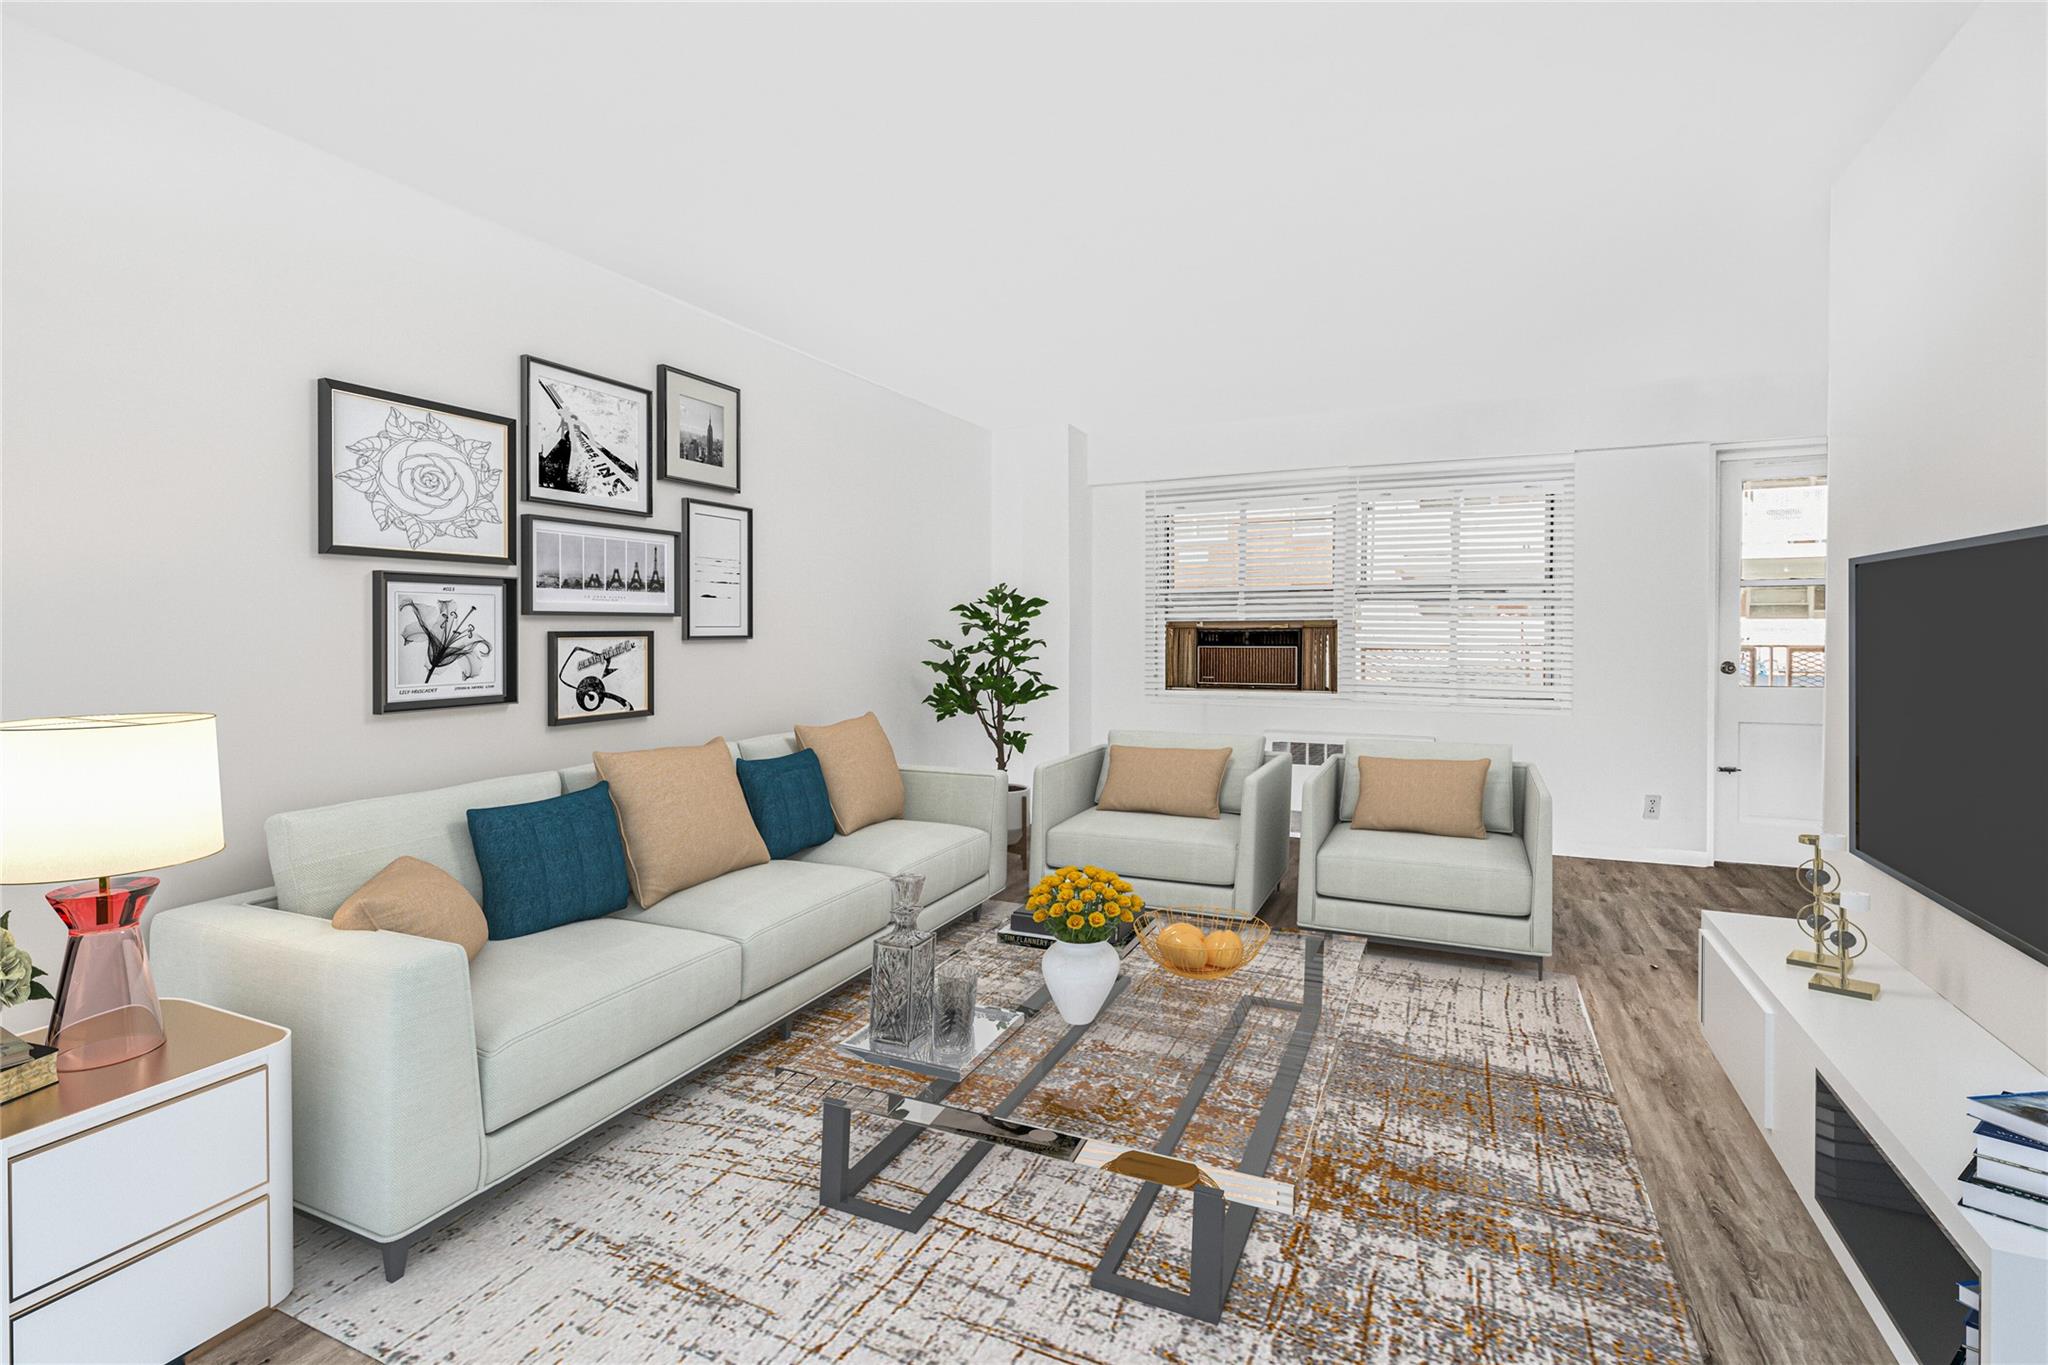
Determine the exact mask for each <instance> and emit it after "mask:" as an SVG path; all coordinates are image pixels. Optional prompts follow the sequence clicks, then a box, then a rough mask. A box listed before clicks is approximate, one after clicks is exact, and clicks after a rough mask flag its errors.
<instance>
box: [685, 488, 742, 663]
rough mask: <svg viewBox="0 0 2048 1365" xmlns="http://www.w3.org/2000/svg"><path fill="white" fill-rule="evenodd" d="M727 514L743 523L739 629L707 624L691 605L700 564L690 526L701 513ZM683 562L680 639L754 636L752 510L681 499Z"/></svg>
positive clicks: (698, 589) (695, 598)
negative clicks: (692, 547) (693, 550)
mask: <svg viewBox="0 0 2048 1365" xmlns="http://www.w3.org/2000/svg"><path fill="white" fill-rule="evenodd" d="M700 513H702V514H704V515H707V516H727V517H731V518H733V519H734V520H737V521H740V522H742V523H744V528H745V529H744V531H743V534H742V548H741V552H740V594H741V599H742V615H743V617H744V618H745V626H744V628H742V629H739V630H732V629H726V628H719V627H707V626H705V625H704V624H703V622H702V621H701V620H700V619H698V618H699V616H700V614H701V613H700V612H698V611H693V610H692V604H693V603H695V602H696V601H698V600H699V598H700V597H701V596H702V591H701V586H700V584H699V583H698V581H697V580H698V577H699V565H698V564H697V560H696V556H695V555H694V554H692V552H691V549H690V532H691V527H692V525H693V523H694V521H695V519H696V517H697V516H698V515H699V514H700ZM681 534H682V554H681V558H680V559H679V560H678V561H677V562H678V563H679V564H681V565H682V578H683V584H682V608H683V638H684V639H685V640H751V639H753V638H754V509H753V508H751V507H741V506H740V505H738V504H737V503H730V502H713V501H711V500H710V499H708V498H684V499H683V529H682V533H681Z"/></svg>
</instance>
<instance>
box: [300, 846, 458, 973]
mask: <svg viewBox="0 0 2048 1365" xmlns="http://www.w3.org/2000/svg"><path fill="white" fill-rule="evenodd" d="M334 927H335V928H337V929H384V930H388V931H390V932H391V933H394V934H411V935H413V936H414V937H415V938H437V939H440V940H441V941H442V942H444V943H454V944H459V945H460V946H461V948H462V951H463V952H465V953H467V954H469V957H470V959H471V960H472V961H474V960H475V959H476V955H477V954H478V953H480V952H482V951H483V947H484V940H485V939H487V938H489V937H490V936H491V926H490V925H489V924H488V923H487V922H486V921H485V919H484V908H483V907H482V906H481V905H478V904H477V903H476V897H475V896H472V895H470V894H469V889H468V888H467V887H465V886H464V885H463V884H462V883H461V882H458V881H456V880H455V878H453V877H451V876H449V875H448V874H447V873H446V872H443V871H442V870H441V869H440V868H438V867H435V866H434V865H433V864H432V863H423V862H421V861H420V860H419V859H418V858H394V859H392V860H391V863H390V865H389V866H388V867H386V868H385V869H384V870H383V871H382V872H379V873H378V874H377V875H376V876H374V877H372V878H370V880H368V881H366V882H364V883H363V884H362V885H361V886H360V887H358V888H356V893H355V894H354V895H353V896H350V897H349V898H348V899H347V900H345V901H343V902H342V903H341V906H340V908H339V909H337V910H336V911H335V912H334Z"/></svg>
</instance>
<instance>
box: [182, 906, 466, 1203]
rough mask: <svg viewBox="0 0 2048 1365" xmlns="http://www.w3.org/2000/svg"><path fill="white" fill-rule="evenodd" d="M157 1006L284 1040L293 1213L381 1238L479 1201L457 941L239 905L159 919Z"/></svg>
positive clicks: (185, 909)
mask: <svg viewBox="0 0 2048 1365" xmlns="http://www.w3.org/2000/svg"><path fill="white" fill-rule="evenodd" d="M150 962H151V966H152V967H153V969H154V971H155V975H156V981H157V985H158V987H159V988H160V989H161V990H162V991H163V993H164V994H166V995H176V996H185V997H188V998H190V999H193V1000H199V1001H202V1002H204V1003H206V1004H211V1005H219V1006H221V1007H222V1008H224V1009H231V1010H234V1011H236V1012H237V1013H240V1014H246V1015H249V1016H251V1017H253V1018H257V1019H266V1020H269V1021H271V1022H273V1023H277V1024H281V1025H283V1026H284V1027H286V1028H288V1029H290V1030H291V1031H292V1044H291V1046H292V1148H293V1157H292V1166H293V1171H292V1176H293V1185H294V1192H295V1196H296V1200H297V1202H298V1203H299V1204H300V1205H301V1206H303V1207H305V1208H307V1209H310V1210H311V1211H313V1212H315V1213H317V1214H319V1215H320V1216H321V1217H323V1218H326V1219H329V1220H331V1221H333V1222H336V1223H340V1224H342V1225H343V1226H345V1227H349V1228H352V1229H354V1230H355V1231H357V1232H360V1233H363V1234H365V1235H366V1236H369V1237H371V1238H373V1239H375V1240H379V1241H389V1240H391V1239H393V1238H396V1237H399V1236H401V1235H403V1234H404V1233H406V1232H409V1231H411V1230H412V1229H414V1228H416V1227H418V1226H419V1225H420V1224H421V1223H423V1222H425V1221H427V1220H428V1219H429V1218H432V1217H434V1216H435V1215H437V1214H439V1213H442V1212H444V1211H445V1210H447V1209H449V1208H452V1207H453V1206H454V1205H456V1204H458V1203H460V1202H461V1201H462V1200H463V1199H465V1198H467V1197H469V1196H470V1195H472V1194H474V1193H476V1191H477V1189H478V1188H479V1186H480V1185H481V1184H482V1180H483V1138H484V1133H483V1106H482V1100H481V1096H480V1094H479V1091H478V1082H477V1061H476V1028H475V1022H474V1020H473V1019H472V1017H471V1014H470V999H469V963H468V961H467V960H466V959H465V958H464V957H463V953H462V949H461V947H460V946H458V945H456V944H453V943H443V942H440V941H438V940H435V939H427V938H416V937H413V936H412V935H409V934H396V933H379V932H376V931H374V930H364V931H356V930H346V929H336V928H335V927H334V926H333V925H332V924H331V923H329V922H328V921H327V920H325V919H321V918H318V917H316V916H312V915H298V914H293V913H291V912H290V911H285V910H274V909H267V908H265V907H262V906H257V905H251V904H248V903H247V901H246V900H245V899H244V898H240V897H236V898H230V899H228V900H220V901H206V902H203V903H201V904H198V905H185V906H178V907H176V908H173V909H169V910H164V911H161V912H159V913H158V914H157V916H156V918H155V922H154V925H153V927H152V929H151V931H150Z"/></svg>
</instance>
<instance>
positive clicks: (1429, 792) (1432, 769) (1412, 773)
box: [1351, 756, 1493, 839]
mask: <svg viewBox="0 0 2048 1365" xmlns="http://www.w3.org/2000/svg"><path fill="white" fill-rule="evenodd" d="M1492 766H1493V760H1492V759H1490V758H1472V759H1458V758H1372V757H1369V756H1361V757H1360V758H1359V760H1358V809H1357V811H1355V812H1354V813H1353V814H1352V816H1351V828H1353V829H1397V830H1406V831H1408V832H1410V833H1412V834H1441V835H1443V836H1445V837H1446V838H1451V839H1484V838H1485V837H1486V822H1485V820H1484V819H1482V818H1481V815H1480V810H1481V803H1482V801H1483V800H1484V798H1485V793H1486V770H1487V769H1488V768H1490V767H1492Z"/></svg>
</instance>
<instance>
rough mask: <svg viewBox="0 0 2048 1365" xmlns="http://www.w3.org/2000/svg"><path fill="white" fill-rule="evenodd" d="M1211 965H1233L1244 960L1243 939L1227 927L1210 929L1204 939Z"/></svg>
mask: <svg viewBox="0 0 2048 1365" xmlns="http://www.w3.org/2000/svg"><path fill="white" fill-rule="evenodd" d="M1205 945H1206V947H1207V949H1208V951H1207V957H1208V960H1209V965H1210V966H1211V967H1219V968H1229V967H1235V966H1237V965H1238V964H1239V963H1240V962H1243V961H1244V940H1243V939H1241V938H1239V937H1238V936H1237V935H1236V934H1235V933H1233V932H1232V931H1230V930H1228V929H1212V930H1210V931H1209V937H1208V938H1207V939H1206V940H1205Z"/></svg>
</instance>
